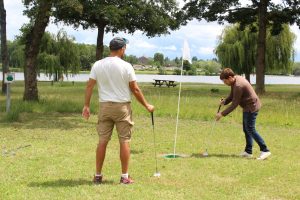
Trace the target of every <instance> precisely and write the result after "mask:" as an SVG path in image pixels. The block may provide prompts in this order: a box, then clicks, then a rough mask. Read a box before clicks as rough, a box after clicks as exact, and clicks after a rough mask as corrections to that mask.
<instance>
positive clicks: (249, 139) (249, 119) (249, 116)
mask: <svg viewBox="0 0 300 200" xmlns="http://www.w3.org/2000/svg"><path fill="white" fill-rule="evenodd" d="M257 115H258V112H253V113H251V112H243V131H244V133H245V138H246V147H245V151H246V152H247V153H249V154H252V146H253V139H254V140H255V142H256V143H257V144H258V146H259V148H260V151H264V152H268V151H269V150H268V148H267V145H266V144H265V142H264V140H263V139H262V137H261V136H260V135H259V134H258V132H257V131H256V129H255V121H256V117H257Z"/></svg>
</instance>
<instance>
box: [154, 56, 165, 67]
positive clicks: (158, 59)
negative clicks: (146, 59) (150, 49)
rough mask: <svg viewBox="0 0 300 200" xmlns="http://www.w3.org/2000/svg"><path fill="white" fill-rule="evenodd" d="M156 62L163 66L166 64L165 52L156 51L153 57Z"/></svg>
mask: <svg viewBox="0 0 300 200" xmlns="http://www.w3.org/2000/svg"><path fill="white" fill-rule="evenodd" d="M153 60H154V62H155V63H156V64H157V66H159V67H160V66H163V65H164V54H162V53H155V54H154V57H153Z"/></svg>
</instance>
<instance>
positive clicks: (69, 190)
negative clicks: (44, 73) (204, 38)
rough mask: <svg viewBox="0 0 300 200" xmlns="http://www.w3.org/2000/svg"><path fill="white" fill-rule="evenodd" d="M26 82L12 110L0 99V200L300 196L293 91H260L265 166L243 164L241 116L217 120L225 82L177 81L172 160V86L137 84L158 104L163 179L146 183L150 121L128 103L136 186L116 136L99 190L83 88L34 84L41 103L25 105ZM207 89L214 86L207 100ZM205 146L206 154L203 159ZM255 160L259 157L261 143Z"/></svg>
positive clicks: (298, 100) (298, 117) (17, 88)
mask: <svg viewBox="0 0 300 200" xmlns="http://www.w3.org/2000/svg"><path fill="white" fill-rule="evenodd" d="M23 88H24V86H23V84H22V83H15V84H13V85H12V110H11V113H10V114H9V115H6V114H5V97H4V96H0V138H1V140H0V143H1V148H2V149H1V156H0V199H1V200H2V199H3V200H6V199H13V200H15V199H96V198H98V199H212V200H215V199H224V200H227V199H230V200H231V199H246V200H247V199H249V200H250V199H251V200H254V199H255V200H265V199H272V200H273V199H276V200H283V199H289V200H296V199H300V181H299V180H300V161H299V151H300V145H299V144H300V143H299V141H300V123H299V122H300V114H299V108H300V92H299V91H300V86H283V85H277V86H267V91H268V93H267V94H266V95H264V96H262V97H261V99H262V102H263V108H262V109H261V111H260V114H259V116H258V120H257V129H258V131H259V132H260V134H261V135H262V136H263V138H264V139H265V141H266V143H267V145H268V146H269V148H270V150H271V152H272V156H271V157H270V158H269V159H268V160H265V161H257V160H255V159H242V158H239V157H238V156H237V155H238V154H239V153H240V152H241V151H242V150H243V148H244V142H245V141H244V135H243V132H242V125H241V109H238V110H236V111H234V112H233V113H232V114H231V115H229V116H228V117H226V118H223V119H222V120H221V121H220V122H218V123H216V126H215V128H214V129H213V132H212V125H213V117H214V113H215V112H216V111H217V108H218V101H219V99H220V98H221V97H226V95H227V93H228V92H229V88H228V87H226V86H223V85H208V84H183V85H182V93H181V104H180V106H181V111H180V115H179V125H178V137H177V146H176V152H177V153H178V154H186V155H188V157H186V158H176V159H167V158H164V157H163V156H162V155H164V154H169V153H173V144H174V135H175V125H176V111H177V99H178V87H175V88H163V87H162V88H157V87H156V88H154V87H153V86H152V85H151V83H148V84H147V83H145V84H142V85H141V88H142V90H143V91H144V94H145V96H146V97H147V99H148V100H149V102H151V103H153V104H154V105H155V106H156V111H155V134H156V141H157V154H158V169H159V171H160V173H161V177H160V178H155V177H153V173H154V172H155V158H154V145H153V132H152V125H151V118H150V114H149V113H147V112H146V111H145V110H144V108H143V107H142V106H141V105H139V104H138V103H137V102H136V101H135V100H133V104H132V105H133V109H134V122H135V127H134V130H135V131H134V133H133V138H132V142H131V149H132V155H131V162H130V174H131V176H132V177H133V178H134V180H135V184H133V185H128V186H126V185H119V178H120V161H119V145H118V140H117V137H116V134H115V133H114V137H113V139H112V141H111V142H110V144H109V146H108V150H107V156H106V160H105V163H104V169H103V173H104V178H105V183H104V184H103V185H99V186H95V185H93V184H92V182H91V180H92V177H93V174H94V169H95V163H94V160H95V147H96V144H97V141H98V136H97V133H96V130H95V125H96V122H97V117H96V112H97V108H98V103H97V91H96V90H95V93H94V95H93V99H92V101H93V103H92V111H93V115H92V117H91V119H90V120H89V121H86V120H84V119H82V117H81V109H82V105H83V99H84V90H85V85H84V84H81V83H76V84H75V85H74V86H73V85H72V84H71V83H61V84H59V83H57V84H54V86H51V85H50V84H49V83H39V94H40V102H39V103H24V102H23V101H22V93H23ZM212 88H217V89H219V92H217V93H211V89H212ZM206 148H207V149H208V153H209V155H210V156H209V157H207V158H203V157H201V156H200V153H201V152H203V151H204V150H205V149H206ZM254 155H255V156H258V155H259V149H258V146H257V145H255V147H254Z"/></svg>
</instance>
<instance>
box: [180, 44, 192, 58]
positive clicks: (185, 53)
mask: <svg viewBox="0 0 300 200" xmlns="http://www.w3.org/2000/svg"><path fill="white" fill-rule="evenodd" d="M182 59H183V60H187V61H189V63H191V64H192V60H191V53H190V48H189V44H188V42H187V41H186V40H184V42H183V50H182Z"/></svg>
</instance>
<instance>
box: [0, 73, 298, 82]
mask: <svg viewBox="0 0 300 200" xmlns="http://www.w3.org/2000/svg"><path fill="white" fill-rule="evenodd" d="M136 76H137V81H138V82H153V79H160V80H174V81H176V82H182V83H211V84H223V82H222V81H221V80H220V79H219V76H180V75H148V74H147V75H146V74H137V75H136ZM88 79H89V74H78V75H74V76H72V75H69V77H65V78H64V81H75V82H85V81H87V80H88ZM255 79H256V78H255V75H252V76H251V77H250V80H251V83H252V84H255ZM0 80H2V72H0ZM15 80H17V81H22V80H24V74H23V73H21V72H20V73H15ZM38 80H41V81H46V80H52V78H49V77H48V76H46V75H45V74H40V76H39V77H38ZM265 83H266V84H295V85H296V84H297V85H298V84H299V85H300V76H272V75H266V76H265Z"/></svg>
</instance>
